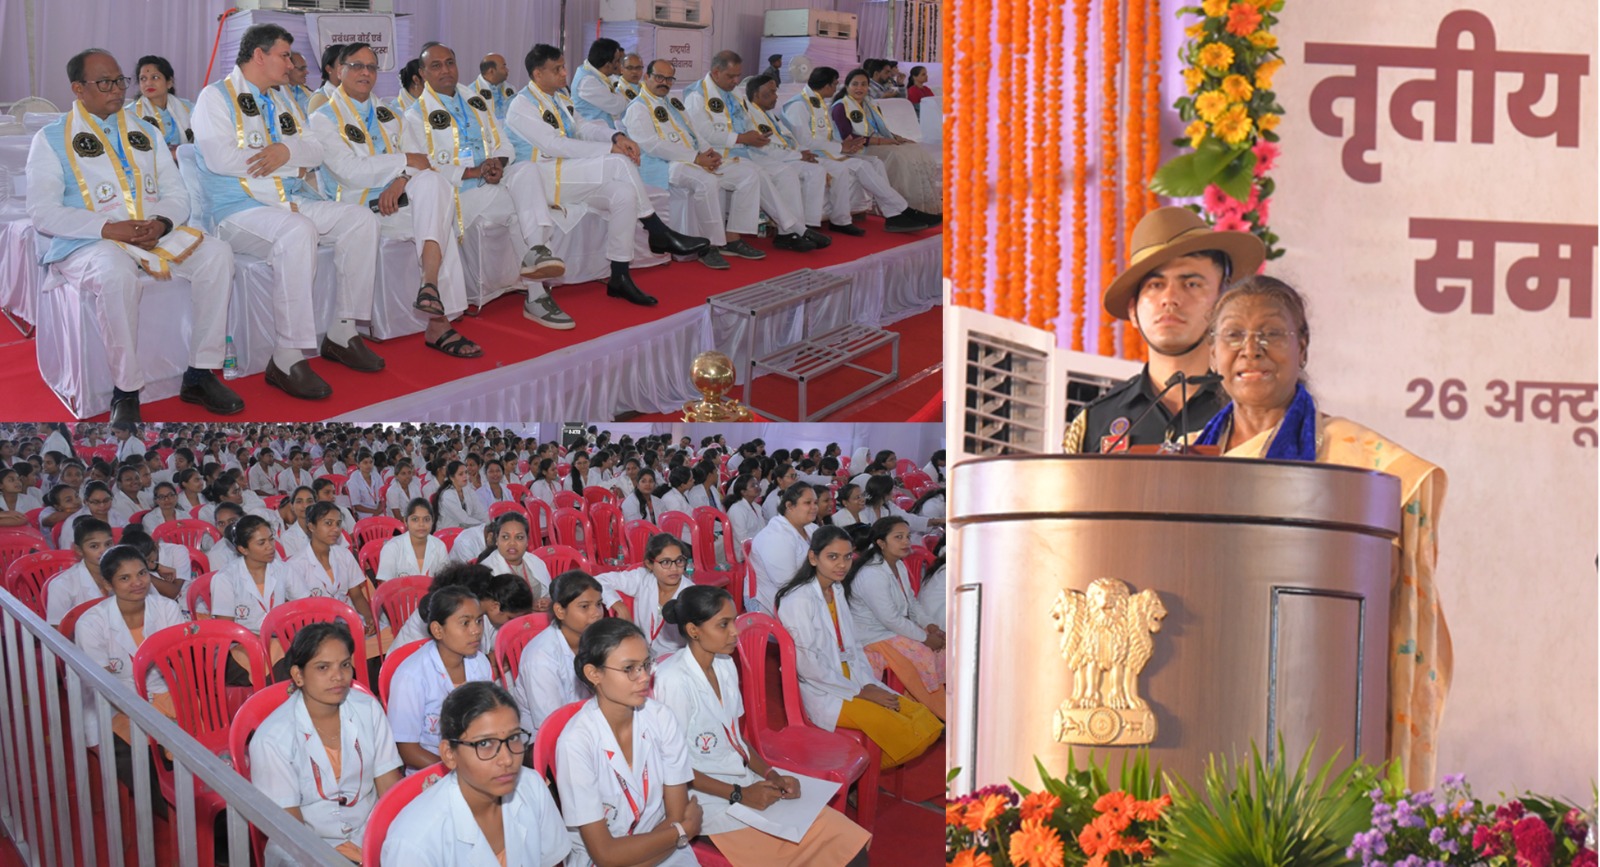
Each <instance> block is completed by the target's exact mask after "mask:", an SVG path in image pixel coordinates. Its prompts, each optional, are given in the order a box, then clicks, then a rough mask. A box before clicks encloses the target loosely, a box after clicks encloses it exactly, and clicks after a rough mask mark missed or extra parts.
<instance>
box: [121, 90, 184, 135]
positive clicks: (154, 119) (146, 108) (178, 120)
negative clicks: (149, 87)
mask: <svg viewBox="0 0 1600 867" xmlns="http://www.w3.org/2000/svg"><path fill="white" fill-rule="evenodd" d="M167 111H169V112H172V122H173V123H174V124H176V125H177V127H178V130H179V131H180V132H182V133H183V135H182V136H181V138H182V139H183V140H184V141H187V142H193V141H194V131H193V130H192V129H191V124H190V122H189V107H188V106H187V105H184V104H183V100H181V99H179V98H177V97H176V96H170V95H169V96H168V97H167ZM133 113H134V114H136V115H138V116H140V117H142V118H144V119H145V120H147V121H149V122H150V123H151V124H153V125H154V126H155V128H156V129H159V130H161V135H162V136H163V137H164V136H166V134H167V132H168V130H167V122H166V121H165V120H163V119H162V117H161V109H160V108H159V107H157V106H156V104H155V103H153V102H151V101H150V97H148V96H141V97H139V99H138V101H136V102H134V104H133Z"/></svg>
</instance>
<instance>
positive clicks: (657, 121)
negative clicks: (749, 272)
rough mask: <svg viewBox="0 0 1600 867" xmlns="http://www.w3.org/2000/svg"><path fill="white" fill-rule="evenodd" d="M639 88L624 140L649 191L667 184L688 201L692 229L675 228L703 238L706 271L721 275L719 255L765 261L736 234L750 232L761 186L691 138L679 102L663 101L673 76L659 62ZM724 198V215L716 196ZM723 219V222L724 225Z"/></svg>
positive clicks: (738, 164)
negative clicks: (632, 147) (635, 151)
mask: <svg viewBox="0 0 1600 867" xmlns="http://www.w3.org/2000/svg"><path fill="white" fill-rule="evenodd" d="M648 68H649V74H648V75H647V76H646V77H645V89H644V90H643V91H642V92H640V94H639V98H638V99H635V100H634V101H633V104H631V105H629V106H628V110H627V112H625V113H624V114H623V116H622V125H623V128H624V129H626V130H627V132H628V138H631V139H633V140H634V141H636V142H638V143H639V151H640V154H641V156H640V159H639V175H640V177H642V178H644V182H645V183H647V184H649V185H650V186H652V187H662V188H665V187H667V186H668V185H669V184H670V185H671V186H673V187H677V188H678V189H680V190H682V191H683V192H684V193H685V194H686V195H688V196H689V204H690V210H691V212H692V213H693V215H694V220H693V222H694V223H695V226H689V227H683V226H680V227H679V231H683V232H692V231H694V230H695V229H696V228H698V229H699V230H700V231H704V232H705V233H706V237H708V238H709V239H710V240H711V244H712V246H711V247H709V248H707V249H706V250H705V252H703V253H701V254H700V263H701V264H702V265H705V266H706V267H708V268H714V269H716V270H719V271H721V270H726V269H727V267H728V260H726V259H724V258H723V257H722V255H721V254H722V253H727V254H728V255H730V256H737V257H739V258H741V259H765V258H766V257H767V254H766V253H763V252H761V251H760V250H757V249H756V248H754V247H752V246H750V244H749V242H747V241H745V240H744V239H743V238H741V237H739V236H740V235H742V234H744V233H746V232H754V231H755V230H756V223H757V221H758V220H759V218H760V215H761V183H760V179H759V178H758V177H757V172H756V170H755V167H754V166H752V165H751V164H750V163H749V161H747V160H746V161H741V160H731V159H730V160H724V159H723V158H722V155H721V154H720V153H718V151H717V150H716V149H715V148H712V147H710V146H709V145H706V144H705V143H703V142H701V141H699V140H698V139H697V138H696V137H695V133H694V128H693V127H692V126H691V125H690V123H689V118H687V117H685V116H684V113H683V103H682V102H681V101H679V99H678V98H677V97H675V96H668V95H667V94H668V92H669V91H670V90H671V89H672V83H673V82H675V81H677V80H678V79H677V72H676V71H675V70H674V69H673V66H672V64H671V63H669V62H668V61H665V60H653V61H651V62H650V66H649V67H648ZM723 190H728V191H729V192H731V193H732V194H733V195H732V196H731V197H730V200H729V204H728V210H727V216H726V218H724V216H723V210H722V191H723ZM724 219H726V223H724Z"/></svg>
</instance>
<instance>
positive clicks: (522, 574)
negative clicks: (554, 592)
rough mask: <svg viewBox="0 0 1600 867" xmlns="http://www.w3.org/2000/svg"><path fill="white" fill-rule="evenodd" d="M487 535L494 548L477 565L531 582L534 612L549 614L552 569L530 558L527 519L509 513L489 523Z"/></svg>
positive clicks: (536, 558)
mask: <svg viewBox="0 0 1600 867" xmlns="http://www.w3.org/2000/svg"><path fill="white" fill-rule="evenodd" d="M467 532H471V531H470V530H469V531H467ZM488 532H489V535H490V537H491V538H492V539H493V540H494V547H493V548H490V549H488V550H486V551H484V552H483V553H482V554H480V555H479V556H478V562H479V563H482V564H483V565H484V566H486V567H488V569H489V571H490V572H493V573H494V574H496V575H499V574H502V573H510V574H512V575H515V576H517V577H518V578H521V579H522V580H524V581H526V582H528V590H529V591H530V592H532V593H533V598H534V600H535V601H534V610H535V611H549V610H550V594H549V590H550V569H549V568H548V567H546V566H545V565H544V561H543V560H540V559H539V558H538V557H529V556H527V554H528V519H527V517H526V516H524V515H523V514H522V513H521V512H507V513H505V514H504V515H501V516H500V517H498V518H495V519H494V520H493V521H491V522H490V523H489V531H488Z"/></svg>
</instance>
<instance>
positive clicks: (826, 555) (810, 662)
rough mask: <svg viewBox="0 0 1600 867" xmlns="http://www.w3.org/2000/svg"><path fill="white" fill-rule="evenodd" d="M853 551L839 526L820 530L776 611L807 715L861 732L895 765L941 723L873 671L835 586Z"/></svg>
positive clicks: (934, 735) (922, 748)
mask: <svg viewBox="0 0 1600 867" xmlns="http://www.w3.org/2000/svg"><path fill="white" fill-rule="evenodd" d="M854 553H855V551H854V548H853V547H852V546H851V544H850V535H849V534H848V533H846V532H845V531H844V530H841V529H839V528H838V527H823V528H822V529H820V530H818V531H817V532H816V534H815V535H813V536H812V538H811V545H810V548H809V549H808V550H807V552H806V564H805V565H804V566H802V567H801V568H800V571H799V572H796V573H795V575H794V577H793V578H791V579H790V580H789V581H788V582H787V583H785V584H784V585H783V587H782V588H781V589H779V590H778V595H777V611H778V615H777V616H778V620H779V621H781V622H782V623H783V628H784V629H787V630H788V631H789V635H790V636H791V637H792V638H793V639H794V648H795V666H796V668H797V669H798V674H799V676H800V700H801V703H802V704H803V705H804V707H805V711H806V718H807V719H809V720H810V721H811V722H812V723H813V724H815V725H817V726H818V727H820V728H823V729H825V730H827V731H833V730H834V729H835V728H837V727H840V726H843V727H844V728H850V729H856V730H858V731H861V732H864V733H865V734H866V735H867V737H869V738H871V739H872V742H873V743H875V744H877V745H878V747H879V748H880V749H881V750H882V751H883V761H882V767H885V768H892V767H895V766H896V765H901V764H904V763H906V762H908V761H911V760H912V759H914V758H916V757H917V756H920V755H922V754H923V753H924V752H926V751H927V749H928V747H930V746H932V745H933V743H934V741H936V740H938V739H939V735H940V733H942V732H943V731H944V724H943V723H941V722H940V721H939V719H938V717H935V716H934V715H933V714H932V713H930V712H929V711H928V709H927V708H925V707H923V706H922V705H920V704H918V703H916V702H914V701H912V700H911V699H909V698H905V697H903V696H901V695H899V694H897V693H895V692H894V691H892V690H890V689H889V688H888V687H886V686H884V685H883V682H882V681H880V680H878V678H877V677H876V676H874V675H873V673H872V664H871V663H870V662H868V661H867V654H866V651H864V650H862V649H861V643H860V642H859V641H857V640H856V633H855V623H854V620H853V618H852V616H851V613H850V604H849V602H848V601H847V600H846V598H845V594H844V590H843V588H841V587H840V586H839V584H840V583H841V582H843V581H844V577H845V575H846V574H847V573H848V572H849V571H850V563H851V560H852V557H853V555H854Z"/></svg>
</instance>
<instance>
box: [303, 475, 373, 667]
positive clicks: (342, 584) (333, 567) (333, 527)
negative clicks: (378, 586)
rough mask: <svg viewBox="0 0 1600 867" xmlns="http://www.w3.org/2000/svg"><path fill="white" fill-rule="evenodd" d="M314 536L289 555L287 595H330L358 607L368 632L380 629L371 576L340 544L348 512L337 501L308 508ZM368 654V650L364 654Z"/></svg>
mask: <svg viewBox="0 0 1600 867" xmlns="http://www.w3.org/2000/svg"><path fill="white" fill-rule="evenodd" d="M306 522H307V523H308V524H310V525H311V539H310V541H309V543H308V544H307V546H306V549H305V550H304V551H301V552H300V553H299V554H296V555H294V556H293V557H290V558H289V561H288V562H289V580H288V582H287V584H286V586H285V587H284V599H285V600H286V601H287V600H289V599H305V598H307V597H312V596H326V597H328V598H330V599H337V600H339V601H340V602H343V603H344V604H346V605H348V606H350V607H351V608H354V609H355V610H356V613H357V614H360V615H361V622H362V623H364V624H366V627H367V632H368V633H374V632H376V631H377V629H376V624H377V619H376V618H375V617H373V615H372V601H371V600H370V599H368V598H367V593H368V590H367V576H366V575H365V574H363V573H362V571H361V566H360V564H358V563H357V562H356V556H355V555H354V554H352V553H350V549H349V548H346V547H345V546H343V545H341V544H339V543H340V542H342V541H343V540H344V532H343V525H344V516H343V515H341V514H340V513H339V505H338V504H337V503H314V504H312V506H311V508H310V509H307V510H306ZM363 658H365V654H363Z"/></svg>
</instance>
